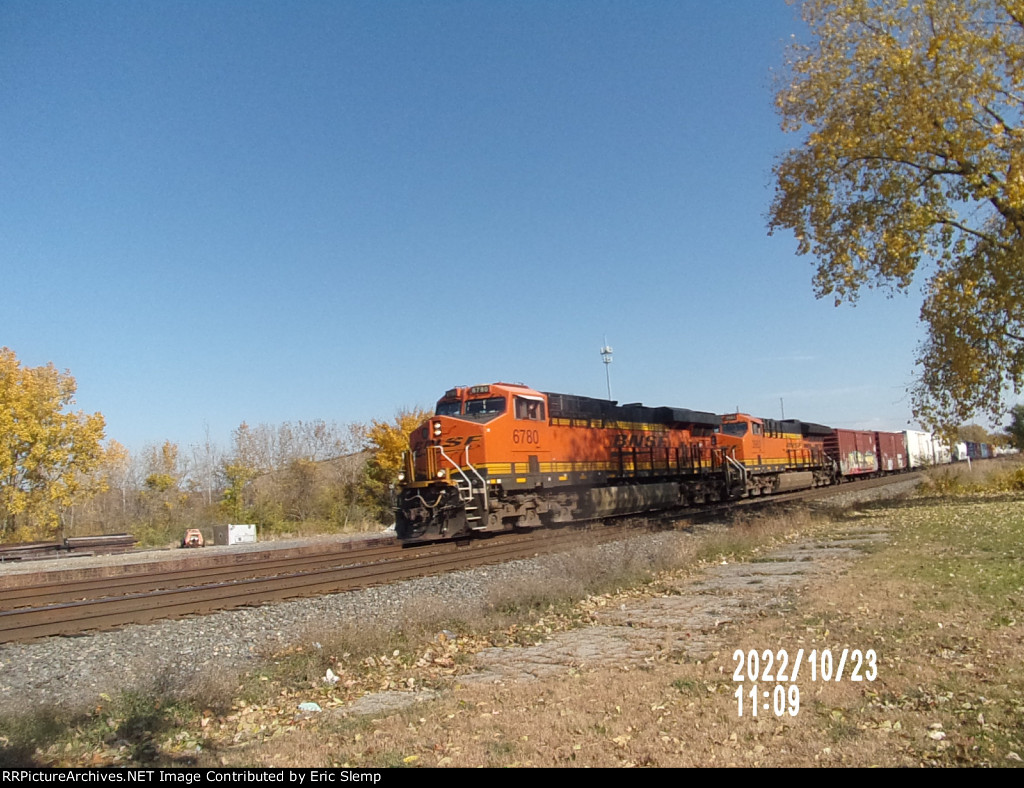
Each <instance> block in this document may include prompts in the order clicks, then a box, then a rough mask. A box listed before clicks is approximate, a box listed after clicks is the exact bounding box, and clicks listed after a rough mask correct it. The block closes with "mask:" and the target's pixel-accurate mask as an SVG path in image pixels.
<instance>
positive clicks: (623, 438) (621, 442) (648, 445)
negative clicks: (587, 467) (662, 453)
mask: <svg viewBox="0 0 1024 788" xmlns="http://www.w3.org/2000/svg"><path fill="white" fill-rule="evenodd" d="M613 445H614V446H615V448H616V449H626V448H629V449H655V448H658V449H661V448H664V447H665V446H668V438H667V437H666V436H664V435H626V434H624V433H623V434H621V435H616V436H615V442H614V444H613Z"/></svg>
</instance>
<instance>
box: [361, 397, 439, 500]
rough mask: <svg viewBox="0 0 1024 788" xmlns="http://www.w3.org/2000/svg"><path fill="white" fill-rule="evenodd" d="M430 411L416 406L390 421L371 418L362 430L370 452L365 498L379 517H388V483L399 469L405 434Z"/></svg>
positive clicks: (406, 441)
mask: <svg viewBox="0 0 1024 788" xmlns="http://www.w3.org/2000/svg"><path fill="white" fill-rule="evenodd" d="M428 416H430V413H429V412H427V411H425V410H420V409H418V408H416V409H413V410H401V411H399V412H398V413H397V414H395V418H394V419H393V420H392V421H390V422H386V421H377V420H376V419H374V420H373V421H372V422H371V423H370V425H369V426H368V427H366V428H365V431H364V439H365V443H366V448H367V449H368V450H369V451H370V452H371V459H370V461H369V462H368V463H367V469H366V481H365V483H364V491H365V498H366V501H367V504H368V506H370V507H371V508H372V509H374V510H375V511H376V512H377V513H378V515H379V516H380V518H381V519H382V520H386V519H388V517H389V516H390V486H391V485H392V484H393V483H394V482H395V480H396V479H397V478H398V472H399V470H401V468H402V454H403V452H405V451H406V450H407V449H408V448H409V435H410V434H411V433H412V431H413V430H414V429H416V428H417V427H418V426H420V425H421V424H422V423H423V420H424V419H426V418H427V417H428Z"/></svg>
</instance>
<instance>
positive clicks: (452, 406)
mask: <svg viewBox="0 0 1024 788" xmlns="http://www.w3.org/2000/svg"><path fill="white" fill-rule="evenodd" d="M461 413H462V403H461V402H459V400H455V401H451V400H449V401H447V402H445V401H444V400H441V401H440V402H438V403H437V409H436V410H435V411H434V415H435V416H458V415H459V414H461Z"/></svg>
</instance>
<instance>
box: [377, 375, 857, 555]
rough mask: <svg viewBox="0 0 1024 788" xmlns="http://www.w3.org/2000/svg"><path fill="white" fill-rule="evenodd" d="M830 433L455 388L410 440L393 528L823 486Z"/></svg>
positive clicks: (524, 523) (541, 520)
mask: <svg viewBox="0 0 1024 788" xmlns="http://www.w3.org/2000/svg"><path fill="white" fill-rule="evenodd" d="M828 433H831V430H829V429H828V428H826V427H821V426H820V425H814V424H807V423H804V422H799V421H794V420H789V421H773V420H770V419H757V418H753V417H751V416H747V415H744V414H730V415H728V416H717V415H715V414H713V413H705V412H701V411H693V410H687V409H685V408H668V407H661V408H650V407H645V406H643V405H640V404H632V405H619V404H617V403H615V402H612V401H610V400H602V399H594V398H591V397H579V396H573V395H568V394H553V393H548V392H540V391H535V390H533V389H530V388H527V387H526V386H523V385H520V384H514V383H494V384H490V385H485V386H468V387H458V388H454V389H451V390H449V391H448V392H446V393H445V395H444V396H443V397H442V398H441V399H440V400H439V401H438V403H437V408H436V410H435V415H434V416H432V417H431V418H430V419H428V420H427V421H426V422H425V423H424V424H423V425H422V426H421V427H419V428H417V430H416V431H415V432H414V433H413V434H412V436H411V438H410V446H409V451H408V452H407V453H406V457H405V467H404V471H403V473H402V474H401V476H400V478H399V484H398V488H397V500H396V530H397V534H398V537H399V538H400V539H403V540H405V541H416V540H433V539H452V538H462V537H465V536H469V535H471V534H473V533H475V532H493V531H505V530H511V529H516V528H533V527H537V526H541V525H548V524H553V523H564V522H571V521H574V520H587V519H593V518H598V517H606V516H612V515H619V514H630V513H634V512H642V511H650V510H655V509H668V508H674V507H679V506H686V505H689V504H694V503H704V502H707V501H719V500H724V499H728V498H734V497H741V496H748V495H759V494H767V493H772V492H779V491H782V490H794V489H801V488H805V487H812V486H815V485H820V484H829V483H831V482H832V481H834V480H835V478H836V473H837V468H836V464H835V462H833V461H832V460H831V459H830V458H829V457H828V456H827V454H826V453H825V451H824V448H823V445H824V439H825V436H826V434H828Z"/></svg>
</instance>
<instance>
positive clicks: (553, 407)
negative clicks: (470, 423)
mask: <svg viewBox="0 0 1024 788" xmlns="http://www.w3.org/2000/svg"><path fill="white" fill-rule="evenodd" d="M544 394H545V396H546V397H547V398H548V411H549V413H550V416H551V418H553V419H605V420H609V421H632V422H638V423H642V424H695V425H699V426H703V427H717V426H718V425H719V424H721V423H722V419H721V417H720V416H718V415H716V414H714V413H707V412H705V411H700V410H690V409H689V408H668V407H661V408H650V407H647V406H646V405H643V404H641V403H639V402H631V403H629V404H626V405H619V403H618V402H617V401H615V400H609V399H597V398H596V397H581V396H577V395H575V394H553V393H551V392H548V391H545V392H544Z"/></svg>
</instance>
